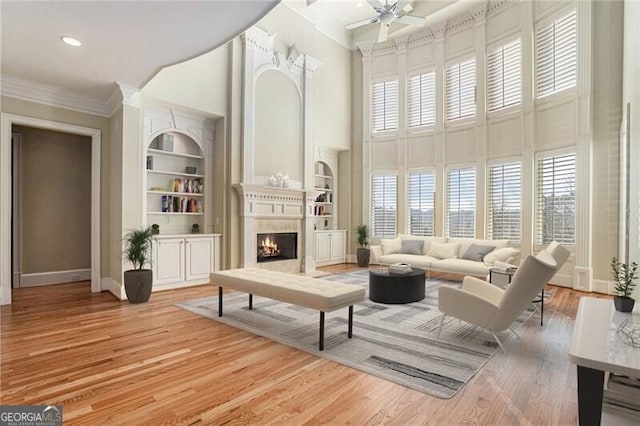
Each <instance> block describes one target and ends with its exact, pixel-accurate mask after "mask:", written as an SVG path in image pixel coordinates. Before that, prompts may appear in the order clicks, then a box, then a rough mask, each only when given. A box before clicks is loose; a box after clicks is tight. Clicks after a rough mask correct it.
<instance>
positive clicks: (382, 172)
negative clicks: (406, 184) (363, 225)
mask: <svg viewBox="0 0 640 426" xmlns="http://www.w3.org/2000/svg"><path fill="white" fill-rule="evenodd" d="M376 176H393V177H395V179H396V200H395V208H396V213H395V234H394V235H391V234H383V235H378V234H376V228H375V226H374V224H375V216H374V213H373V210H374V197H373V179H374V178H375V177H376ZM398 177H399V172H398V171H397V170H372V171H371V173H370V174H369V186H370V188H369V197H370V199H369V207H368V208H369V214H370V218H371V219H370V229H371V235H370V237H371V238H376V239H380V238H392V237H395V236H397V235H398V212H399V205H398V201H399V192H398V190H399V184H400V182H399V179H398Z"/></svg>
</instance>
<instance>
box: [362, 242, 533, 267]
mask: <svg viewBox="0 0 640 426" xmlns="http://www.w3.org/2000/svg"><path fill="white" fill-rule="evenodd" d="M519 254H520V250H518V249H517V248H514V247H511V246H510V245H509V241H508V240H481V239H473V238H447V237H416V236H413V235H403V234H399V235H398V236H397V237H396V238H393V239H382V240H380V244H379V245H372V246H371V263H374V264H381V265H391V264H392V263H408V264H409V265H411V266H414V267H416V268H421V269H425V270H427V271H439V272H449V273H455V274H463V275H476V276H486V275H487V274H488V273H489V269H490V268H492V267H494V266H503V265H504V263H510V264H513V263H514V261H515V259H516V257H517V256H518V255H519Z"/></svg>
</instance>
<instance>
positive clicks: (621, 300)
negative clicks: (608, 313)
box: [613, 296, 636, 312]
mask: <svg viewBox="0 0 640 426" xmlns="http://www.w3.org/2000/svg"><path fill="white" fill-rule="evenodd" d="M635 303H636V301H635V300H634V299H632V298H630V297H628V296H614V297H613V305H614V306H615V307H616V311H620V312H631V311H633V305H634V304H635Z"/></svg>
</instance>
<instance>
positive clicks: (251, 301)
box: [249, 293, 253, 310]
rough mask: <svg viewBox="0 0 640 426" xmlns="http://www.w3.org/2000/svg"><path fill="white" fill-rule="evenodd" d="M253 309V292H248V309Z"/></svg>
mask: <svg viewBox="0 0 640 426" xmlns="http://www.w3.org/2000/svg"><path fill="white" fill-rule="evenodd" d="M252 309H253V294H251V293H249V310H252Z"/></svg>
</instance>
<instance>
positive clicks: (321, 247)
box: [316, 232, 331, 265]
mask: <svg viewBox="0 0 640 426" xmlns="http://www.w3.org/2000/svg"><path fill="white" fill-rule="evenodd" d="M330 261H331V234H329V233H328V232H316V264H319V265H321V264H327V263H329V262H330Z"/></svg>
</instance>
